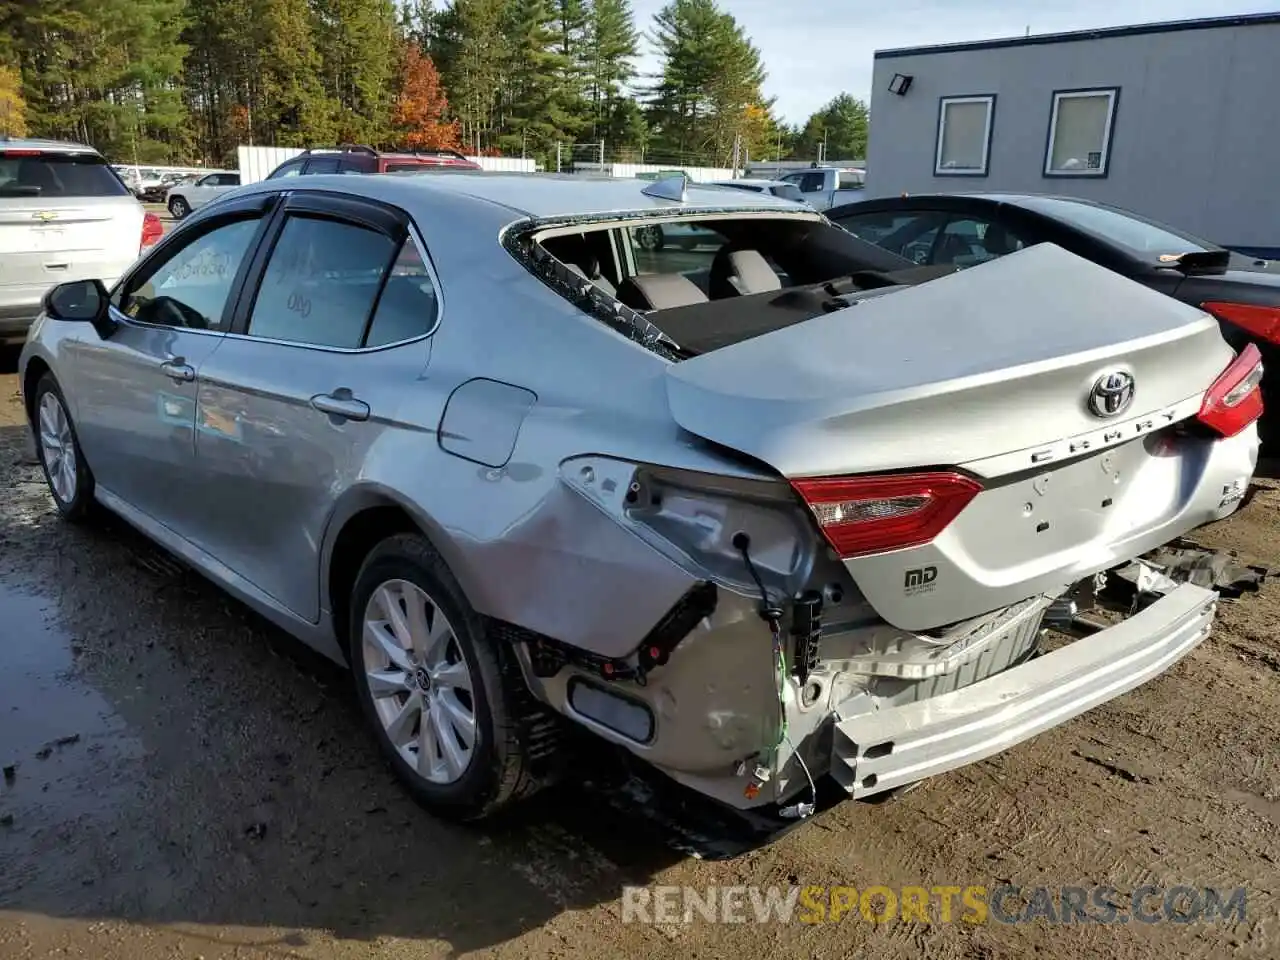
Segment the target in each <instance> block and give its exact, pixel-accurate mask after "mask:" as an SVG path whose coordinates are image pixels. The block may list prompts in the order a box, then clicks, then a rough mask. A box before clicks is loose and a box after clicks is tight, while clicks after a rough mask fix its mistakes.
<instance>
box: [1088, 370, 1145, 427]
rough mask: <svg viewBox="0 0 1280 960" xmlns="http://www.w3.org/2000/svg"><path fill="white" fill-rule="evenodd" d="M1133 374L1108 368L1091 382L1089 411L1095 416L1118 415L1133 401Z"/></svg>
mask: <svg viewBox="0 0 1280 960" xmlns="http://www.w3.org/2000/svg"><path fill="white" fill-rule="evenodd" d="M1133 388H1134V384H1133V374H1131V373H1128V372H1126V371H1124V370H1110V371H1108V372H1107V373H1104V374H1103V375H1102V376H1100V377H1099V378H1098V379H1097V380H1096V381H1094V384H1093V390H1092V392H1090V394H1089V411H1090V412H1091V413H1092V414H1093V415H1094V416H1095V417H1118V416H1120V414H1122V413H1124V412H1125V411H1126V410H1128V409H1129V404H1131V403H1133Z"/></svg>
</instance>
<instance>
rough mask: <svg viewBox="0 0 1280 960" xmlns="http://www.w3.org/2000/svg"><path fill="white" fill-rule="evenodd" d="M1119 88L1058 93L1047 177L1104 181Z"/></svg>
mask: <svg viewBox="0 0 1280 960" xmlns="http://www.w3.org/2000/svg"><path fill="white" fill-rule="evenodd" d="M1119 99H1120V88H1119V87H1108V88H1106V89H1100V90H1058V91H1055V93H1054V94H1053V110H1052V113H1051V114H1050V116H1049V143H1048V146H1047V147H1046V149H1045V157H1044V175H1045V176H1046V177H1105V176H1106V175H1107V165H1108V162H1109V160H1110V159H1111V134H1112V131H1113V129H1114V127H1115V118H1116V104H1117V103H1118V101H1119Z"/></svg>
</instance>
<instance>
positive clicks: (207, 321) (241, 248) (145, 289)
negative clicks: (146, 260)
mask: <svg viewBox="0 0 1280 960" xmlns="http://www.w3.org/2000/svg"><path fill="white" fill-rule="evenodd" d="M258 224H259V219H258V218H257V217H251V218H246V219H243V220H236V221H234V222H232V223H228V224H224V225H223V226H220V227H215V228H214V229H213V230H210V231H209V232H208V233H205V234H202V235H201V236H199V237H197V238H196V239H194V240H192V241H191V242H190V243H188V244H187V245H186V246H184V247H182V248H181V249H180V250H178V251H176V252H175V253H174V254H173V255H172V256H170V257H169V258H167V259H166V260H165V261H164V262H163V263H161V264H160V265H159V266H158V267H156V268H155V269H153V270H149V271H148V272H147V273H145V274H143V275H141V276H139V277H136V278H132V279H130V281H129V283H128V286H127V287H125V288H123V289H122V290H121V291H120V292H119V293H118V294H117V297H118V302H117V303H116V307H117V309H119V310H120V311H121V312H122V313H124V314H125V315H126V316H128V317H131V318H132V319H134V320H137V321H139V322H140V323H154V324H160V325H163V326H169V327H186V328H189V329H193V330H224V329H225V327H224V325H223V312H224V310H225V308H226V305H227V297H228V296H230V294H231V287H232V284H233V283H234V282H235V278H236V273H237V271H239V269H240V264H241V262H242V261H243V260H244V257H245V254H246V253H247V252H248V250H249V247H250V246H251V245H252V243H253V238H254V234H255V233H256V232H257V229H258Z"/></svg>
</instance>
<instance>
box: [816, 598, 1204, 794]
mask: <svg viewBox="0 0 1280 960" xmlns="http://www.w3.org/2000/svg"><path fill="white" fill-rule="evenodd" d="M1217 599H1218V597H1217V594H1216V593H1214V592H1213V591H1212V590H1206V589H1205V588H1203V587H1199V586H1196V585H1194V584H1190V583H1186V584H1182V585H1181V586H1178V587H1176V588H1175V589H1173V590H1171V591H1169V593H1168V594H1167V595H1166V596H1164V597H1163V598H1162V599H1160V600H1158V601H1157V602H1155V603H1153V604H1151V605H1150V606H1149V607H1147V608H1145V609H1144V610H1142V611H1141V612H1140V613H1137V614H1135V615H1133V616H1132V617H1130V618H1129V619H1127V620H1125V621H1123V622H1122V623H1119V624H1117V625H1115V626H1113V627H1109V628H1107V629H1106V630H1101V631H1099V632H1098V633H1095V634H1093V635H1092V636H1089V637H1085V638H1082V639H1080V640H1076V641H1075V642H1073V643H1071V644H1069V645H1067V646H1065V647H1063V648H1061V649H1059V650H1055V651H1053V652H1052V653H1048V654H1045V655H1044V656H1041V657H1037V658H1036V659H1033V660H1031V661H1029V662H1027V663H1025V664H1022V665H1021V666H1018V667H1014V668H1013V669H1010V670H1006V671H1004V672H1003V673H999V674H997V675H995V676H994V677H991V678H990V679H988V680H983V681H980V682H979V683H975V684H971V685H970V686H967V687H964V688H962V689H960V690H956V691H953V692H952V693H947V694H943V695H942V696H939V697H934V698H931V699H928V700H922V701H919V702H917V703H910V704H906V705H904V706H900V707H894V708H891V709H888V710H880V711H876V712H872V713H863V714H860V715H858V716H850V717H847V718H845V717H843V716H842V715H841V711H840V708H837V709H836V715H837V723H836V727H835V737H834V745H833V751H834V755H833V757H832V763H831V774H832V776H833V777H834V778H835V779H836V781H837V782H838V783H840V784H841V785H842V786H843V787H844V788H845V789H846V790H848V791H849V793H850V794H851V795H852V796H854V797H857V798H860V797H867V796H871V795H873V794H876V793H881V792H883V791H885V790H891V789H894V788H895V787H901V786H904V785H906V784H909V783H912V782H914V781H916V780H921V779H924V778H925V777H932V776H934V775H936V774H939V773H944V772H946V771H948V770H954V769H956V768H957V767H962V766H965V765H967V764H970V763H974V762H975V761H978V760H982V759H984V758H985V757H989V756H992V755H993V754H996V753H999V752H1001V751H1002V750H1006V749H1008V748H1009V747H1011V746H1013V745H1014V744H1016V743H1021V742H1022V741H1023V740H1027V739H1030V738H1031V737H1033V736H1035V735H1036V734H1038V733H1041V732H1042V731H1044V730H1048V729H1049V728H1050V727H1055V726H1057V725H1058V724H1060V723H1063V722H1065V721H1066V720H1069V719H1071V718H1072V717H1075V716H1078V715H1079V714H1082V713H1084V712H1085V711H1087V710H1091V709H1092V708H1093V707H1096V706H1098V705H1099V704H1101V703H1105V702H1106V701H1108V700H1111V699H1113V698H1114V697H1117V696H1119V695H1120V694H1122V693H1125V692H1127V691H1129V690H1132V689H1133V688H1134V687H1137V686H1139V685H1141V684H1143V683H1145V682H1146V681H1148V680H1150V679H1151V678H1152V677H1155V676H1157V675H1158V674H1160V673H1163V672H1164V671H1165V670H1167V669H1168V668H1169V667H1170V666H1171V665H1172V664H1174V663H1175V662H1177V661H1178V660H1179V659H1181V658H1182V657H1183V656H1184V655H1186V654H1187V653H1188V652H1189V651H1190V650H1192V649H1193V648H1194V647H1195V646H1197V645H1198V644H1199V643H1200V642H1201V641H1202V640H1204V639H1205V637H1207V636H1208V635H1209V630H1210V628H1211V627H1212V625H1213V617H1214V613H1215V612H1216V609H1217Z"/></svg>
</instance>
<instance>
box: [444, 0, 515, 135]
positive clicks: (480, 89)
mask: <svg viewBox="0 0 1280 960" xmlns="http://www.w3.org/2000/svg"><path fill="white" fill-rule="evenodd" d="M505 4H506V0H454V3H453V5H452V6H451V7H449V8H447V9H446V10H445V11H442V12H441V15H440V17H439V19H438V20H437V28H438V34H437V39H436V44H435V46H434V47H433V49H432V51H431V53H432V56H433V59H436V65H437V67H438V68H439V69H440V70H441V73H442V75H443V76H444V81H445V90H447V91H448V93H449V100H450V105H451V109H452V113H453V115H454V116H455V117H456V118H457V119H458V121H459V125H460V127H461V133H462V141H463V144H464V145H465V146H466V147H467V148H468V149H470V150H474V151H477V152H482V151H484V150H486V149H490V148H491V147H492V143H491V139H492V136H493V132H494V130H495V128H496V127H497V125H498V97H499V92H500V91H501V90H502V87H503V84H504V80H505V75H506V69H507V59H508V58H507V49H508V41H507V36H506V34H505V33H504V29H503V27H504V14H505V12H506V10H505Z"/></svg>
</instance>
